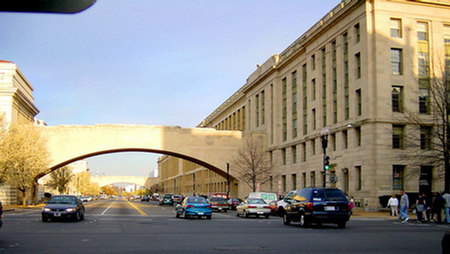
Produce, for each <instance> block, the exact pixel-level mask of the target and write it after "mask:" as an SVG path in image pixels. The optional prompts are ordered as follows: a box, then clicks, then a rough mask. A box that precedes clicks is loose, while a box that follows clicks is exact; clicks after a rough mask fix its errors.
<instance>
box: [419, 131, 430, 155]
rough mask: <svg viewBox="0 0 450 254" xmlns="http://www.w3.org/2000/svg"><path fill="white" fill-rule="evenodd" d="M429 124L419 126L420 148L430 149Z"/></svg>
mask: <svg viewBox="0 0 450 254" xmlns="http://www.w3.org/2000/svg"><path fill="white" fill-rule="evenodd" d="M431 132H432V127H431V126H420V149H422V150H431V137H432V136H431V135H432V133H431Z"/></svg>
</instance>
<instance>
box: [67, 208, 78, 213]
mask: <svg viewBox="0 0 450 254" xmlns="http://www.w3.org/2000/svg"><path fill="white" fill-rule="evenodd" d="M76 210H77V209H76V208H67V209H66V212H68V213H70V212H75V211H76Z"/></svg>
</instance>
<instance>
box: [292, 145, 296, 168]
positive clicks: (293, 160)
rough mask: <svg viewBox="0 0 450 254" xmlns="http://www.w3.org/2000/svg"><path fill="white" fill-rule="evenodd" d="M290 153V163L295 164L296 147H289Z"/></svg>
mask: <svg viewBox="0 0 450 254" xmlns="http://www.w3.org/2000/svg"><path fill="white" fill-rule="evenodd" d="M291 152H292V163H294V164H295V163H297V147H296V146H292V147H291Z"/></svg>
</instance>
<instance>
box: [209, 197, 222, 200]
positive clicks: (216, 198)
mask: <svg viewBox="0 0 450 254" xmlns="http://www.w3.org/2000/svg"><path fill="white" fill-rule="evenodd" d="M211 201H225V199H224V198H218V197H214V198H211Z"/></svg>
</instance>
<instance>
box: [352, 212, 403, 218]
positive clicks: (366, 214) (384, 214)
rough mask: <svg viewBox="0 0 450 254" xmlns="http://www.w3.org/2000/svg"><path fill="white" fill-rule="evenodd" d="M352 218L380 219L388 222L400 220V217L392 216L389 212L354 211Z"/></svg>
mask: <svg viewBox="0 0 450 254" xmlns="http://www.w3.org/2000/svg"><path fill="white" fill-rule="evenodd" d="M351 218H379V219H386V220H396V219H398V216H390V215H389V211H378V212H366V211H353V214H352V216H351Z"/></svg>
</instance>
